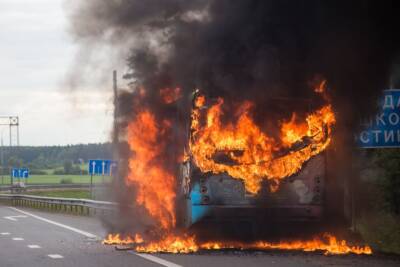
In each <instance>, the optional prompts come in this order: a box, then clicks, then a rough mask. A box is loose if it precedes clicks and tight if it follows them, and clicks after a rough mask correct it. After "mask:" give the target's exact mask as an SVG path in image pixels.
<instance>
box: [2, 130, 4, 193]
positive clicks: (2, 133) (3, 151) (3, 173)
mask: <svg viewBox="0 0 400 267" xmlns="http://www.w3.org/2000/svg"><path fill="white" fill-rule="evenodd" d="M1 184H2V185H4V143H3V132H1Z"/></svg>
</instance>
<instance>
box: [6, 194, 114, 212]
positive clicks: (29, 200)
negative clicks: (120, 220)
mask: <svg viewBox="0 0 400 267" xmlns="http://www.w3.org/2000/svg"><path fill="white" fill-rule="evenodd" d="M0 202H2V203H5V204H7V205H11V206H24V207H30V208H38V209H47V210H50V211H56V212H68V213H75V214H82V215H105V214H109V213H114V212H116V211H117V207H118V203H115V202H108V201H98V200H90V199H79V198H59V197H42V196H31V195H21V194H0Z"/></svg>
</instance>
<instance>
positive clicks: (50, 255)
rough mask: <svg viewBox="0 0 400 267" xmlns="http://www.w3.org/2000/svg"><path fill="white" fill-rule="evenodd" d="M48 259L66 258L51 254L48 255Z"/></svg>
mask: <svg viewBox="0 0 400 267" xmlns="http://www.w3.org/2000/svg"><path fill="white" fill-rule="evenodd" d="M47 257H49V258H52V259H62V258H64V257H63V256H61V255H60V254H49V255H47Z"/></svg>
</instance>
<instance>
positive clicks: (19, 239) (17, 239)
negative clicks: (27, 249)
mask: <svg viewBox="0 0 400 267" xmlns="http://www.w3.org/2000/svg"><path fill="white" fill-rule="evenodd" d="M12 240H14V241H24V239H23V238H22V237H13V239H12Z"/></svg>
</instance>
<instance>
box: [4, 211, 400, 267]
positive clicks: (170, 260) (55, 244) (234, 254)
mask: <svg viewBox="0 0 400 267" xmlns="http://www.w3.org/2000/svg"><path fill="white" fill-rule="evenodd" d="M105 235H106V230H105V229H104V228H103V226H102V224H101V222H100V221H99V220H98V219H96V218H93V217H84V216H82V217H80V216H75V215H67V214H57V213H47V212H42V211H38V210H33V209H26V208H14V207H8V206H0V266H1V267H5V266H18V267H19V266H30V267H35V266H38V267H39V266H41V267H42V266H43V267H45V266H74V267H78V266H88V267H90V266H96V267H97V266H113V267H115V266H143V267H151V266H167V267H179V266H211V267H213V266H215V267H216V266H228V267H236V266H238V267H239V266H247V267H250V266H278V267H284V266H296V267H303V266H326V265H330V266H400V259H399V258H395V257H393V256H390V257H386V256H383V255H378V256H377V255H373V256H356V255H344V256H324V255H322V254H321V253H302V252H277V251H268V252H259V251H258V252H257V251H216V252H199V253H196V254H189V255H172V254H151V255H150V254H138V253H135V252H133V251H116V250H115V249H114V248H113V247H112V246H104V245H102V244H101V240H102V238H103V237H104V236H105Z"/></svg>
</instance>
